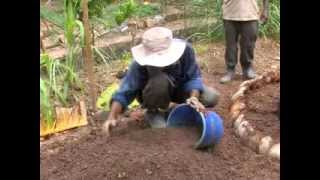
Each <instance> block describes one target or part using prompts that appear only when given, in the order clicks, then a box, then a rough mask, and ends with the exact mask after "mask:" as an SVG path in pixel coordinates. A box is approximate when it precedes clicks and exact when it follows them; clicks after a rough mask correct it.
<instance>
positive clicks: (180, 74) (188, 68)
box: [111, 44, 203, 108]
mask: <svg viewBox="0 0 320 180" xmlns="http://www.w3.org/2000/svg"><path fill="white" fill-rule="evenodd" d="M163 71H164V72H166V73H167V75H168V77H169V78H170V79H171V80H172V81H173V83H174V84H175V87H176V88H181V89H182V90H183V91H184V92H190V91H191V90H199V91H200V92H202V90H203V82H202V78H201V72H200V69H199V66H198V64H197V63H196V58H195V53H194V50H193V48H192V46H191V45H190V44H187V46H186V48H185V51H184V53H183V55H182V56H181V57H180V59H179V61H178V63H175V64H173V65H170V66H167V67H165V68H164V70H163ZM147 81H148V73H147V69H146V67H145V66H141V65H139V64H138V63H137V62H136V61H133V62H132V63H131V65H130V67H129V70H128V72H127V74H126V76H125V77H124V78H123V80H122V82H121V85H120V88H119V89H118V90H117V91H116V93H115V94H114V95H113V96H112V100H111V101H117V102H119V103H120V104H121V105H122V106H123V107H124V108H127V106H128V105H129V104H130V103H131V102H132V101H133V100H134V99H135V98H136V97H137V94H138V93H139V92H141V91H142V90H143V89H144V86H145V85H146V83H147Z"/></svg>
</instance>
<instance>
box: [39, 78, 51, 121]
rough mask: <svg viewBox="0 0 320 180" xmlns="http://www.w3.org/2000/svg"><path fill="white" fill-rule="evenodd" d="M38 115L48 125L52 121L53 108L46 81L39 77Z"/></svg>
mask: <svg viewBox="0 0 320 180" xmlns="http://www.w3.org/2000/svg"><path fill="white" fill-rule="evenodd" d="M40 112H41V114H40V116H41V119H42V120H44V121H45V123H46V124H47V125H49V126H51V125H53V122H54V109H53V106H52V102H51V99H50V92H49V89H48V86H47V83H46V81H44V80H42V79H41V78H40Z"/></svg>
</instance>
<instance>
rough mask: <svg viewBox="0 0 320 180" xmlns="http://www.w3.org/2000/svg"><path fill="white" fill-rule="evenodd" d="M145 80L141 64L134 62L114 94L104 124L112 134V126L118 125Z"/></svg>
mask: <svg viewBox="0 0 320 180" xmlns="http://www.w3.org/2000/svg"><path fill="white" fill-rule="evenodd" d="M143 80H144V77H143V75H142V72H141V70H140V69H139V65H138V64H137V63H136V62H133V63H132V64H131V66H130V68H129V71H128V73H127V75H126V76H125V77H124V79H123V81H122V83H121V86H120V88H119V90H118V91H117V92H116V93H115V94H114V95H113V96H112V99H111V105H110V112H109V115H108V118H107V121H106V122H105V123H104V125H103V128H104V130H105V131H106V132H107V133H108V134H110V128H111V127H113V126H116V124H117V120H118V118H119V116H120V115H121V114H122V113H123V111H124V110H125V109H126V108H127V106H128V105H129V104H130V103H131V102H132V101H133V100H134V98H135V97H136V94H137V92H138V91H139V89H141V85H142V81H143Z"/></svg>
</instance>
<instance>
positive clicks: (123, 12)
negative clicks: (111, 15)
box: [115, 0, 137, 25]
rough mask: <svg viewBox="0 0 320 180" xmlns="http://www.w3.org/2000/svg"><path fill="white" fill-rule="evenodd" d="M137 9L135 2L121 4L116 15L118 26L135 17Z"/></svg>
mask: <svg viewBox="0 0 320 180" xmlns="http://www.w3.org/2000/svg"><path fill="white" fill-rule="evenodd" d="M136 9H137V4H136V3H135V1H134V0H126V1H125V2H123V3H121V4H120V6H119V9H118V11H117V12H116V13H115V21H116V23H117V24H118V25H120V24H121V23H123V22H124V21H125V20H126V19H128V18H129V17H130V16H132V15H133V13H134V12H135V11H136Z"/></svg>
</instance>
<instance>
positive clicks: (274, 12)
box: [259, 0, 280, 39]
mask: <svg viewBox="0 0 320 180" xmlns="http://www.w3.org/2000/svg"><path fill="white" fill-rule="evenodd" d="M259 34H260V35H261V36H262V37H272V38H275V39H279V38H280V0H270V2H269V19H268V21H267V23H266V24H265V25H260V28H259Z"/></svg>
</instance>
